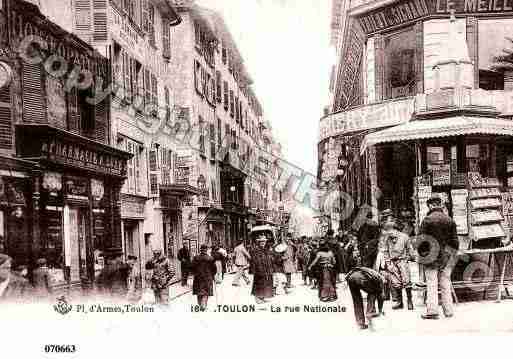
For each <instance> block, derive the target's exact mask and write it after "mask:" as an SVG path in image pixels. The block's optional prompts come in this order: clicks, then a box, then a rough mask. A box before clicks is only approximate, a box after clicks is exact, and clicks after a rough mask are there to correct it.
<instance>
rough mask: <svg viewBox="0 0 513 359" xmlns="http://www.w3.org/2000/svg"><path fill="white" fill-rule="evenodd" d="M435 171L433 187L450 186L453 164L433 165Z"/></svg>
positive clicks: (432, 168)
mask: <svg viewBox="0 0 513 359" xmlns="http://www.w3.org/2000/svg"><path fill="white" fill-rule="evenodd" d="M431 170H432V171H433V186H448V185H450V184H451V164H450V163H444V164H438V165H431Z"/></svg>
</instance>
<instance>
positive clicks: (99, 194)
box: [91, 178, 105, 201]
mask: <svg viewBox="0 0 513 359" xmlns="http://www.w3.org/2000/svg"><path fill="white" fill-rule="evenodd" d="M104 194H105V188H104V186H103V182H102V181H100V180H97V179H94V178H93V179H91V195H92V196H93V199H94V200H95V201H101V199H102V198H103V195H104Z"/></svg>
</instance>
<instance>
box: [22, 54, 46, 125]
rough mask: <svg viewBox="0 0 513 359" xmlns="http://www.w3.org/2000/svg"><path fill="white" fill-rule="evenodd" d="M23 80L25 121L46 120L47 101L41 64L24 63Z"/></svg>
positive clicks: (42, 121) (43, 121)
mask: <svg viewBox="0 0 513 359" xmlns="http://www.w3.org/2000/svg"><path fill="white" fill-rule="evenodd" d="M22 72H23V74H22V81H23V94H22V99H23V121H24V122H38V123H45V122H46V101H45V97H44V93H43V92H44V91H43V71H42V69H41V65H39V64H36V65H31V64H27V63H24V64H23V70H22Z"/></svg>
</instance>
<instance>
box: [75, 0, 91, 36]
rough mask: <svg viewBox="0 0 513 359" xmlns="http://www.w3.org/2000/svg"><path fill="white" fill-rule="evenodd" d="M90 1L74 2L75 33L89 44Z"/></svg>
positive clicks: (78, 0) (79, 0)
mask: <svg viewBox="0 0 513 359" xmlns="http://www.w3.org/2000/svg"><path fill="white" fill-rule="evenodd" d="M91 30H92V0H75V33H76V34H77V36H78V37H80V38H81V39H82V40H84V41H85V42H88V43H90V42H91Z"/></svg>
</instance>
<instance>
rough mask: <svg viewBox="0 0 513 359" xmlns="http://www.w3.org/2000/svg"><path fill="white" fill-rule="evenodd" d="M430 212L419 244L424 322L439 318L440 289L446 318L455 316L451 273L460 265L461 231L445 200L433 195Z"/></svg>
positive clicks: (428, 203)
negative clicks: (423, 277)
mask: <svg viewBox="0 0 513 359" xmlns="http://www.w3.org/2000/svg"><path fill="white" fill-rule="evenodd" d="M427 205H428V207H429V212H428V214H427V216H426V217H425V218H424V220H423V221H422V224H421V227H420V240H419V242H418V243H417V249H418V252H419V262H420V263H421V264H423V265H424V272H425V275H426V284H427V298H426V308H427V312H426V314H423V315H422V318H423V319H438V318H439V314H438V288H440V292H441V299H442V308H443V311H444V314H445V316H446V317H452V316H453V315H454V311H453V303H452V293H451V273H452V270H453V269H454V266H455V265H456V262H457V252H458V248H459V241H458V232H457V230H456V223H455V222H454V220H453V219H452V218H451V217H449V216H448V215H446V214H445V213H444V212H443V209H442V200H441V199H440V198H439V197H437V196H433V197H431V198H430V199H429V200H428V201H427Z"/></svg>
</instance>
